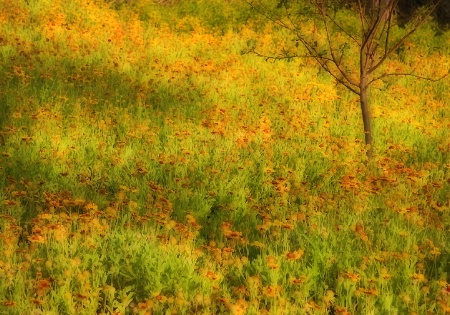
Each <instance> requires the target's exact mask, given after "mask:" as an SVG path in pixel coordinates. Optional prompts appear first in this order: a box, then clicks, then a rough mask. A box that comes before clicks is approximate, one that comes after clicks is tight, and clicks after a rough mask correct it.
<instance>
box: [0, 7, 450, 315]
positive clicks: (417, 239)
mask: <svg viewBox="0 0 450 315" xmlns="http://www.w3.org/2000/svg"><path fill="white" fill-rule="evenodd" d="M202 4H203V5H202ZM0 8H1V9H0V12H1V15H0V58H1V61H2V62H1V67H0V73H1V76H0V86H1V91H0V128H1V133H0V153H1V155H0V187H1V191H0V253H1V255H0V271H1V272H0V313H1V314H75V313H78V314H446V313H448V312H450V279H449V275H448V273H449V271H450V266H449V250H450V246H449V236H448V229H449V224H450V218H449V211H450V203H449V200H450V170H449V168H450V158H449V156H450V110H449V107H448V106H449V105H448V99H450V89H449V83H450V82H449V78H446V79H444V80H441V81H439V82H437V83H431V82H428V81H417V80H416V79H414V78H408V77H404V78H396V79H395V80H390V81H386V82H382V83H380V84H379V85H378V86H377V89H374V91H373V92H372V93H373V94H372V99H373V102H372V103H373V112H374V116H375V118H374V122H375V135H376V139H375V141H376V142H375V146H376V155H375V157H374V159H373V160H372V161H370V162H368V161H367V158H366V156H365V154H364V152H365V148H364V145H363V135H362V134H361V130H362V126H361V123H360V112H359V107H358V106H359V105H358V103H357V99H356V98H355V97H354V96H352V95H351V94H349V93H348V92H347V91H345V90H343V89H341V88H340V87H339V86H337V85H336V84H335V83H334V82H333V81H332V80H330V78H329V77H328V76H327V75H326V74H325V73H323V72H322V71H320V69H319V68H318V67H317V66H316V65H315V64H314V63H313V62H312V61H310V60H304V59H296V60H292V61H291V62H287V61H281V62H276V63H270V62H266V61H265V60H264V59H261V58H258V57H257V56H254V55H250V54H242V52H245V51H246V49H248V47H249V46H251V47H254V46H255V45H256V47H257V48H258V51H260V52H263V53H267V54H270V53H276V51H277V49H278V48H279V47H281V46H282V45H284V44H289V39H288V37H287V36H286V34H285V33H283V31H282V30H280V29H277V27H276V26H274V25H272V24H270V23H268V22H267V21H264V20H262V19H261V18H260V17H255V16H254V15H253V13H252V12H251V11H250V10H249V9H248V8H247V7H245V6H243V5H242V3H238V2H237V1H231V2H227V1H218V0H217V1H216V0H215V1H208V5H205V3H204V2H201V1H185V2H181V3H180V4H178V5H173V6H160V5H156V4H153V3H148V2H145V1H134V2H131V3H130V4H128V5H125V4H121V5H119V4H117V3H109V4H105V3H102V2H100V1H87V0H74V1H70V2H66V1H34V0H29V1H21V0H17V1H11V0H0ZM215 12H221V15H220V16H218V15H216V14H215ZM449 47H450V35H449V34H448V33H445V32H441V33H440V34H439V35H436V32H435V28H434V26H433V24H432V23H430V24H429V25H427V26H426V27H425V28H424V29H423V30H422V31H421V32H419V33H418V34H417V35H415V36H414V37H412V38H411V41H410V42H408V44H407V45H406V46H405V47H404V48H402V49H403V50H401V51H399V52H398V58H399V59H395V60H390V61H389V62H388V63H387V64H386V66H387V67H393V68H399V69H401V68H403V67H404V68H407V67H411V66H414V67H415V68H417V69H418V71H420V72H421V74H423V75H426V76H440V75H441V74H442V73H443V72H445V71H446V69H448V68H449V65H450V58H449V55H450V54H449V52H450V49H449Z"/></svg>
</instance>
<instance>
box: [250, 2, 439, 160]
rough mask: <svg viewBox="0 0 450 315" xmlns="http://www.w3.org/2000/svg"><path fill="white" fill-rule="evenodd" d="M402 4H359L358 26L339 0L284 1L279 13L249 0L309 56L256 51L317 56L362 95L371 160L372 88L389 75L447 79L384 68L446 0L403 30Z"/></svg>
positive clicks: (355, 4)
mask: <svg viewBox="0 0 450 315" xmlns="http://www.w3.org/2000/svg"><path fill="white" fill-rule="evenodd" d="M398 1H399V0H355V1H353V3H352V5H351V7H350V8H347V9H346V10H351V11H352V12H353V13H354V14H355V18H356V19H355V21H357V23H354V22H355V21H353V22H350V23H349V21H348V20H346V15H342V14H340V12H339V10H338V8H342V3H343V1H339V0H303V1H302V0H278V5H277V8H275V9H271V8H270V4H268V3H267V2H270V0H247V3H249V4H250V5H251V6H252V7H253V8H254V9H255V10H256V11H257V12H259V13H261V14H263V15H264V16H266V17H267V18H268V19H270V20H272V21H273V22H275V23H276V24H277V25H279V26H281V27H283V28H285V29H287V30H289V31H290V33H291V34H293V35H294V37H295V40H296V41H297V43H298V42H300V43H301V44H302V46H303V47H304V48H306V54H305V55H296V54H295V53H294V54H292V53H291V52H287V51H284V52H285V53H284V54H283V55H280V56H275V57H274V56H265V55H262V54H260V53H258V52H257V51H255V49H252V50H251V51H250V52H252V53H255V54H257V55H259V56H263V57H266V58H268V59H286V58H295V57H307V58H313V59H314V60H315V61H316V62H317V63H318V64H319V65H320V66H321V67H322V68H323V69H324V70H325V71H326V72H328V73H329V74H330V75H331V76H332V77H333V78H334V79H336V81H337V82H339V83H340V84H342V85H343V86H345V87H346V88H347V89H348V90H350V91H351V92H353V93H355V94H356V95H358V96H359V102H360V107H361V114H362V121H363V125H364V136H365V143H366V146H367V148H368V149H367V157H368V158H369V159H370V158H371V157H372V155H373V132H372V126H371V114H370V106H369V87H370V86H371V85H372V84H373V83H374V82H376V81H378V80H381V79H384V78H387V77H389V76H402V75H409V76H414V77H417V78H421V79H426V80H431V81H437V80H440V79H442V78H439V79H436V80H433V79H430V78H425V77H422V76H420V75H417V74H415V72H414V70H413V71H411V72H408V73H399V72H389V71H387V70H384V69H383V67H382V65H383V64H384V63H385V61H386V60H388V58H390V57H393V55H394V53H395V51H396V50H397V49H399V48H400V47H401V46H402V45H403V44H404V43H405V40H406V39H407V38H408V37H409V36H411V35H412V34H413V33H414V32H415V31H417V30H418V29H419V27H420V26H421V25H423V24H424V23H425V22H426V21H427V19H428V18H429V17H430V15H431V14H432V12H433V11H434V10H435V9H436V7H437V6H438V4H439V2H440V0H436V1H434V3H432V4H430V5H429V6H426V7H423V8H421V9H420V10H418V11H417V12H416V15H415V17H414V18H413V19H412V20H411V21H410V23H409V24H408V25H406V26H405V27H404V28H399V27H398V26H397V25H396V21H395V16H396V13H395V9H396V7H397V4H398ZM272 2H273V1H272ZM345 3H346V4H348V1H347V2H345ZM307 23H313V28H312V30H311V28H310V29H306V28H305V27H304V25H305V24H307ZM338 38H339V39H338ZM355 57H356V58H355Z"/></svg>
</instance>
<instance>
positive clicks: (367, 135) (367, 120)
mask: <svg viewBox="0 0 450 315" xmlns="http://www.w3.org/2000/svg"><path fill="white" fill-rule="evenodd" d="M365 81H366V80H361V82H365ZM368 90H369V89H368V87H367V86H366V87H362V86H361V90H360V94H359V103H360V105H361V115H362V120H363V124H364V140H365V143H366V146H368V148H367V152H366V154H367V157H368V158H369V160H370V159H371V158H372V155H373V145H372V126H371V115H370V108H369V102H368V97H367V94H368Z"/></svg>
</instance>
